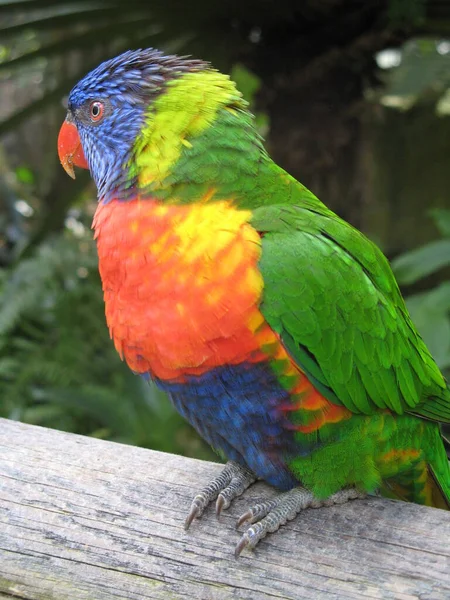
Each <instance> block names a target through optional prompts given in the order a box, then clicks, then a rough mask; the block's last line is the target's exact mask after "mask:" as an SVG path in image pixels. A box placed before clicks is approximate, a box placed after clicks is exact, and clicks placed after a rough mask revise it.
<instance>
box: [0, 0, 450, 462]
mask: <svg viewBox="0 0 450 600" xmlns="http://www.w3.org/2000/svg"><path fill="white" fill-rule="evenodd" d="M148 46H153V47H157V48H160V49H163V50H165V51H167V52H176V53H182V54H193V55H195V56H197V57H199V58H204V59H208V60H211V61H212V62H213V64H214V65H215V66H216V67H217V68H219V69H221V70H224V71H226V72H229V73H231V75H232V76H233V78H234V79H235V80H236V82H237V83H238V86H239V87H240V89H241V91H242V92H243V93H244V95H245V96H246V98H247V99H248V100H249V101H250V102H251V105H252V109H253V112H254V113H255V115H256V118H257V123H258V127H259V128H260V131H261V132H262V133H263V135H264V136H265V138H266V140H267V147H268V149H269V151H270V153H271V155H272V156H273V157H274V159H275V160H276V161H277V162H278V163H279V164H280V165H281V166H283V167H284V168H285V169H287V170H288V171H289V172H290V173H291V174H292V175H294V176H295V177H297V178H298V179H299V180H300V181H302V182H303V183H304V184H305V185H307V186H308V187H310V188H311V189H312V190H313V191H314V192H315V193H316V194H317V195H318V196H319V197H320V198H321V199H322V200H323V201H324V202H325V203H326V204H327V205H329V206H330V207H331V208H333V209H334V210H335V211H337V212H338V213H339V214H340V215H341V216H343V217H344V218H346V219H347V220H349V221H350V222H351V223H353V224H354V225H355V226H357V227H358V228H360V229H361V230H362V231H364V232H365V233H366V234H367V235H368V236H369V237H370V238H371V239H373V240H374V241H376V242H377V243H378V244H379V245H380V246H381V248H382V249H383V251H384V252H385V253H386V254H387V255H388V257H389V258H390V259H391V260H392V264H393V267H394V270H395V273H396V276H397V278H398V281H399V283H400V285H401V287H402V291H403V293H404V294H405V296H406V298H407V303H408V307H409V309H410V311H411V313H412V316H413V319H414V321H415V322H416V325H417V326H418V328H419V330H420V331H421V333H422V335H423V337H424V338H425V340H426V342H427V344H428V345H429V347H430V349H431V351H432V353H433V355H434V357H435V358H436V360H437V362H438V363H439V365H440V367H441V368H442V369H443V370H444V372H446V374H447V375H449V374H450V2H449V1H448V0H365V1H364V2H354V1H352V0H302V1H300V0H296V1H295V0H276V1H270V0H239V1H234V0H221V2H215V1H213V0H208V1H206V0H190V2H186V1H185V0H146V1H138V0H126V2H123V1H122V0H97V1H90V0H80V1H77V0H72V1H70V2H66V1H65V0H58V1H57V0H0V86H1V87H0V91H1V102H0V140H1V146H0V347H1V350H0V416H3V417H7V418H10V419H18V420H21V421H25V422H28V423H34V424H38V425H43V426H46V427H54V428H58V429H63V430H66V431H73V432H76V433H81V434H87V435H92V436H97V437H101V438H106V439H113V440H116V441H121V442H126V443H131V444H138V445H141V446H146V447H151V448H155V449H158V450H164V451H169V452H175V453H180V454H184V455H189V456H196V457H200V458H213V457H214V455H213V454H212V452H211V451H210V450H209V448H207V447H206V445H204V444H203V442H202V441H201V440H200V439H199V438H198V437H197V435H196V434H195V432H194V431H193V430H192V429H191V428H190V427H189V426H188V425H187V424H186V423H185V422H184V421H183V420H182V419H181V417H179V416H178V415H177V414H176V413H175V411H174V410H173V409H172V407H171V405H170V403H169V402H168V400H167V399H166V398H165V397H164V395H163V394H161V393H159V392H158V391H156V390H155V389H154V388H153V387H149V386H148V385H147V384H146V383H144V382H143V380H141V378H139V377H136V376H134V375H132V374H131V373H130V372H129V371H128V369H127V367H126V366H125V365H124V364H123V363H121V361H120V359H119V357H118V356H117V354H116V352H115V350H114V348H113V345H112V342H111V341H110V340H109V336H108V331H107V328H106V325H105V318H104V309H103V299H102V292H101V285H100V281H99V276H98V274H97V266H96V262H97V259H96V251H95V245H94V243H93V241H92V232H91V230H90V224H91V220H92V215H93V212H94V210H95V202H96V200H95V197H96V196H95V190H94V188H93V186H92V184H91V183H90V181H89V175H88V173H84V172H81V171H78V173H77V179H76V181H75V182H73V181H71V180H70V179H69V178H68V177H67V175H66V173H65V172H64V171H63V169H62V168H61V166H60V165H59V162H58V157H57V152H56V140H57V134H58V130H59V127H60V125H61V123H62V121H63V119H64V116H65V109H64V98H65V97H66V96H67V95H68V93H69V91H70V89H71V88H72V86H73V85H74V84H75V83H76V82H77V81H78V80H79V79H80V77H82V76H83V75H85V74H86V72H87V71H89V70H90V69H91V68H93V67H94V66H96V65H97V64H98V63H99V62H101V61H102V60H104V59H106V58H110V57H112V56H114V55H116V54H118V53H119V52H121V51H123V50H125V49H128V48H139V47H148Z"/></svg>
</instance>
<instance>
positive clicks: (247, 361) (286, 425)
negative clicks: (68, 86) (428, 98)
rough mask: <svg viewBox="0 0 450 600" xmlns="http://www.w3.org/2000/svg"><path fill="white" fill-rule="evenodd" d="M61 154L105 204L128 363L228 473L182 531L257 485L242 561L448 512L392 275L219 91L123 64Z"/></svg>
mask: <svg viewBox="0 0 450 600" xmlns="http://www.w3.org/2000/svg"><path fill="white" fill-rule="evenodd" d="M58 154H59V159H60V161H61V164H62V166H63V167H64V169H65V170H66V171H67V173H68V174H69V175H70V176H71V177H73V178H74V177H75V171H74V167H80V168H84V169H89V170H90V173H91V176H92V178H93V180H94V183H95V185H96V188H97V193H98V204H97V208H96V212H95V215H94V219H93V230H94V238H95V240H96V244H97V250H98V260H99V271H100V276H101V280H102V288H103V294H104V302H105V314H106V322H107V326H108V328H109V332H110V336H111V338H112V340H113V342H114V345H115V348H116V350H117V352H118V353H119V354H120V357H121V358H122V359H123V360H125V361H126V363H127V364H128V366H129V367H130V368H131V369H132V371H133V372H134V373H136V374H138V375H140V376H142V377H143V378H144V379H146V380H148V381H153V382H154V383H155V384H156V385H157V386H158V387H159V388H160V389H162V390H164V391H165V392H167V394H168V396H169V397H170V399H171V401H172V403H173V405H174V407H175V409H176V410H177V411H178V412H179V413H180V414H181V415H182V416H183V417H184V418H185V419H186V420H187V421H188V422H189V423H190V424H191V425H192V426H193V427H194V428H195V429H196V430H197V432H198V433H199V434H200V436H202V437H203V438H204V439H205V440H206V441H207V442H208V443H209V444H210V445H211V446H212V448H213V449H214V450H215V451H216V452H217V453H218V454H219V455H220V457H221V458H222V459H223V460H224V461H225V460H226V461H227V462H226V463H225V465H224V466H223V470H222V471H221V473H220V474H219V475H218V476H217V477H216V478H215V479H214V480H213V481H211V482H210V483H209V484H207V485H206V486H205V487H203V488H202V489H200V491H199V493H198V494H196V495H195V497H194V498H193V500H192V503H191V505H190V508H189V511H188V514H187V518H186V521H185V528H186V529H188V528H189V527H190V525H191V524H192V523H193V522H194V520H195V519H198V518H200V517H201V515H202V514H203V512H204V511H205V509H206V508H207V507H208V506H209V505H210V504H214V502H215V510H216V513H217V515H218V516H220V514H221V513H222V511H223V510H225V509H228V508H229V507H230V505H231V503H232V501H233V500H234V499H235V498H237V497H238V496H240V495H241V494H243V492H244V491H245V490H246V489H247V488H248V487H249V486H251V485H252V484H253V483H254V482H256V481H257V480H264V481H265V482H267V483H268V484H269V485H271V486H273V487H274V488H276V495H275V496H274V497H273V498H272V497H271V498H270V499H267V500H266V501H262V502H260V503H259V504H256V505H254V506H251V507H249V508H248V510H247V511H246V512H245V513H244V514H243V515H242V516H241V517H240V519H239V520H238V526H239V527H241V528H242V530H241V536H240V538H239V541H238V543H237V546H236V548H235V555H236V557H238V556H239V555H240V554H241V553H242V551H243V550H244V549H248V550H252V549H254V548H255V546H256V545H257V543H258V542H259V541H260V540H261V539H262V538H264V537H265V536H266V535H267V534H268V533H272V532H275V531H277V530H278V529H279V528H280V526H282V525H284V524H285V523H286V522H287V521H288V520H291V519H293V518H294V517H295V516H296V515H298V513H300V512H301V511H302V510H305V509H308V508H316V507H320V506H330V505H333V504H342V503H344V502H347V501H349V500H352V499H356V498H364V497H365V496H367V495H368V494H373V495H380V496H385V497H388V498H393V499H398V500H403V501H408V502H415V503H418V504H422V505H426V506H434V507H437V508H441V509H447V510H449V509H450V468H449V461H448V458H447V455H446V451H445V445H444V438H443V435H442V432H441V424H442V423H449V422H450V389H449V387H448V385H447V383H446V381H445V379H444V377H443V375H442V373H441V372H440V370H439V368H438V366H437V365H436V363H435V361H434V360H433V358H432V356H431V354H430V352H429V350H428V349H427V347H426V345H425V343H424V341H423V340H422V338H421V336H420V335H419V333H418V331H417V329H416V328H415V326H414V324H413V323H412V320H411V318H410V315H409V313H408V310H407V308H406V305H405V302H404V300H403V297H402V295H401V292H400V290H399V287H398V285H397V282H396V280H395V277H394V275H393V272H392V270H391V268H390V265H389V262H388V260H387V258H385V256H384V255H383V253H382V252H381V250H379V248H378V247H377V246H376V245H375V244H374V243H373V242H372V241H370V240H369V239H368V238H367V237H365V236H364V235H363V234H362V233H361V232H360V231H358V230H357V229H355V228H354V227H353V226H351V225H350V224H349V223H347V222H346V221H344V220H343V219H342V218H340V217H339V216H338V215H337V214H335V213H334V212H333V211H332V210H330V209H328V208H327V207H326V206H325V205H324V204H323V203H322V202H321V201H320V200H319V199H318V198H317V197H316V196H315V195H314V194H313V193H312V192H311V191H310V190H309V189H307V188H306V187H305V186H303V185H302V184H301V183H299V182H298V181H297V180H296V179H294V178H293V177H292V176H291V175H289V174H288V173H287V172H286V171H284V170H283V169H282V168H281V167H279V166H278V165H277V164H276V163H275V162H274V161H273V160H272V159H271V158H270V156H269V154H268V152H267V151H266V149H265V147H264V143H263V139H262V137H261V136H260V134H259V133H258V131H257V129H256V127H255V122H254V117H253V115H252V114H251V112H250V110H249V106H248V103H247V102H246V101H245V100H244V98H243V96H242V95H241V93H240V92H239V91H238V90H237V88H236V85H235V84H234V82H233V81H232V80H231V79H230V77H229V76H228V75H226V74H223V73H221V72H220V71H218V70H216V69H214V68H213V67H212V66H211V65H210V63H208V62H205V61H203V60H197V59H194V58H191V57H189V56H176V55H166V54H164V53H163V52H161V51H159V50H156V49H152V48H149V49H140V50H128V51H126V52H124V53H122V54H121V55H119V56H117V57H115V58H112V59H110V60H107V61H105V62H103V63H102V64H100V65H99V66H98V67H96V68H95V69H94V70H92V71H91V72H90V73H88V74H87V75H86V76H85V77H84V78H83V79H81V80H80V81H79V82H78V83H77V84H76V85H75V87H74V88H73V89H72V91H71V92H70V95H69V97H68V104H67V116H66V118H65V121H64V122H63V125H62V127H61V129H60V132H59V136H58Z"/></svg>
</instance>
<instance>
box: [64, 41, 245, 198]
mask: <svg viewBox="0 0 450 600" xmlns="http://www.w3.org/2000/svg"><path fill="white" fill-rule="evenodd" d="M233 99H234V100H233ZM239 101H240V102H241V103H242V105H243V106H244V103H243V101H242V99H241V96H240V94H238V93H237V92H236V90H235V87H234V84H233V83H232V82H231V81H230V80H229V79H228V77H227V76H225V75H221V74H220V73H218V72H217V71H214V70H213V69H211V67H210V66H209V65H208V63H205V62H202V61H199V60H193V59H190V58H183V57H177V56H165V55H164V54H163V53H162V52H159V51H157V50H153V49H148V50H136V51H128V52H125V53H124V54H121V55H120V56H118V57H116V58H114V59H112V60H108V61H106V62H104V63H102V64H101V65H100V66H98V67H97V68H96V69H94V70H93V71H91V72H90V73H89V74H88V75H86V76H85V77H84V79H82V80H81V81H80V82H79V83H78V84H77V85H76V86H75V87H74V88H73V89H72V91H71V92H70V95H69V99H68V111H67V117H66V120H65V121H64V123H63V125H62V127H61V130H60V133H59V138H58V153H59V158H60V160H61V163H62V165H63V167H64V169H65V170H66V171H67V173H68V174H69V175H70V176H71V177H74V167H81V168H88V169H90V171H91V175H92V177H93V179H94V181H95V183H96V186H97V190H98V196H99V198H100V199H108V197H111V196H112V195H116V196H118V197H124V198H125V197H127V193H128V192H130V190H135V189H136V188H140V187H141V188H142V187H145V185H149V184H151V183H152V181H153V180H155V179H158V178H159V179H161V180H163V179H164V177H165V176H166V175H167V173H168V164H169V162H170V161H172V163H173V162H174V161H175V159H177V157H179V155H180V153H181V151H182V149H183V145H184V147H187V146H188V145H189V141H188V140H189V138H190V137H191V136H192V135H194V136H195V135H196V134H198V133H199V131H201V129H202V127H203V128H204V127H205V124H206V123H207V122H210V121H211V120H212V118H213V116H214V113H215V112H217V110H218V108H219V107H220V106H222V105H226V104H227V103H231V104H232V103H233V102H235V103H236V102H239ZM165 169H166V171H167V173H166V172H165Z"/></svg>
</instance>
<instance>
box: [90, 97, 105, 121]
mask: <svg viewBox="0 0 450 600" xmlns="http://www.w3.org/2000/svg"><path fill="white" fill-rule="evenodd" d="M104 110H105V106H104V104H103V102H99V101H98V100H95V101H94V102H91V104H90V106H89V116H90V117H91V121H94V122H95V123H96V122H97V121H100V120H101V119H102V117H103V112H104Z"/></svg>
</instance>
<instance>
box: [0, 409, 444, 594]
mask: <svg viewBox="0 0 450 600" xmlns="http://www.w3.org/2000/svg"><path fill="white" fill-rule="evenodd" d="M220 468H221V467H220V465H217V464H213V463H207V462H202V461H197V460H192V459H187V458H183V457H179V456H173V455H170V454H163V453H160V452H154V451H150V450H144V449H141V448H135V447H131V446H125V445H121V444H116V443H112V442H105V441H100V440H95V439H91V438H85V437H81V436H76V435H72V434H68V433H62V432H58V431H54V430H50V429H43V428H40V427H34V426H30V425H24V424H22V423H17V422H13V421H6V420H2V419H0V599H1V600H3V599H8V600H12V599H13V598H14V599H17V598H19V599H33V600H44V599H45V600H81V599H83V600H85V599H86V600H106V599H108V600H109V599H117V598H121V599H126V600H142V599H147V598H151V599H156V600H158V599H164V600H172V599H174V600H175V599H179V598H180V599H195V600H216V599H217V600H222V599H224V600H228V599H230V598H238V599H239V600H241V599H242V600H247V599H249V600H250V599H252V600H253V599H257V600H269V599H271V600H273V599H280V598H288V599H292V600H294V599H295V600H297V599H302V600H303V599H311V598H313V599H317V598H335V599H342V598H352V599H360V598H395V599H397V600H413V599H420V600H443V599H445V598H447V599H448V598H450V544H449V541H450V513H447V512H445V511H440V510H436V509H430V508H424V507H420V506H416V505H412V504H405V503H403V502H394V501H389V500H382V499H379V498H370V499H367V500H355V501H353V502H351V503H349V504H346V505H343V506H335V507H331V508H321V509H315V510H308V511H305V513H304V514H302V515H300V516H298V517H297V518H296V519H295V520H294V521H292V522H291V523H289V524H288V525H287V526H285V527H283V529H282V530H280V531H279V532H278V533H277V534H275V535H271V536H268V537H267V538H266V539H265V540H263V541H262V542H261V543H260V544H259V546H258V548H257V550H256V551H255V552H254V553H250V552H247V553H244V554H243V555H242V556H241V558H240V559H239V560H235V559H234V557H233V549H234V546H235V544H236V543H237V541H238V539H239V534H238V533H237V532H236V530H235V522H236V518H237V517H238V516H239V515H240V514H241V513H242V512H244V510H245V508H246V507H247V506H248V505H249V503H250V502H251V503H254V502H255V501H260V500H261V499H262V498H264V497H267V496H270V495H272V494H273V491H272V490H271V489H269V488H268V487H267V486H266V485H264V484H262V483H258V484H257V485H255V486H254V487H253V488H252V489H251V490H248V492H246V494H245V495H244V497H242V498H240V499H238V500H237V501H236V502H235V503H234V505H232V507H231V508H230V509H229V511H227V513H226V514H224V515H223V517H222V518H221V521H220V522H217V520H216V518H215V516H214V514H213V511H212V510H210V511H209V512H207V513H206V514H205V515H204V517H203V519H202V520H200V521H196V522H194V523H193V525H192V527H191V530H190V531H189V532H185V531H184V530H183V521H184V518H185V516H186V513H187V510H188V507H189V504H190V501H191V499H192V497H193V495H194V493H195V492H196V491H198V489H199V488H201V487H202V486H203V485H204V484H206V483H207V482H208V481H209V480H210V479H211V478H212V477H213V476H214V475H216V474H217V473H218V472H219V470H220Z"/></svg>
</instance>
